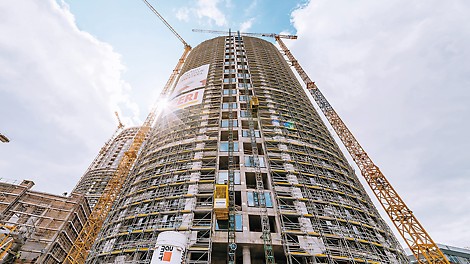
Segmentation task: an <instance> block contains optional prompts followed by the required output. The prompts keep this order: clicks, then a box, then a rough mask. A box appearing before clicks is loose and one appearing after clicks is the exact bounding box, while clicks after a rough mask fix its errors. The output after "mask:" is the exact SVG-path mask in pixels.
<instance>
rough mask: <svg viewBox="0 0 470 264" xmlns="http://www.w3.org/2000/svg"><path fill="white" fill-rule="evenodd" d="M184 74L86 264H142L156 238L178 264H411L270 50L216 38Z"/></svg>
mask: <svg viewBox="0 0 470 264" xmlns="http://www.w3.org/2000/svg"><path fill="white" fill-rule="evenodd" d="M181 73H182V74H181V75H180V77H179V80H178V82H177V84H176V87H175V89H174V91H173V94H172V95H171V98H170V99H171V101H170V102H171V103H169V104H168V106H167V109H164V111H163V112H162V113H161V115H160V116H159V117H158V119H157V122H156V125H155V126H154V127H153V130H152V132H151V133H150V137H149V138H148V140H147V142H146V144H145V145H144V147H143V149H142V150H141V152H140V156H139V158H138V160H137V162H136V164H135V165H134V167H133V170H132V171H131V174H130V175H129V178H128V180H127V181H126V183H125V185H124V188H123V190H122V192H121V194H120V196H119V197H118V199H117V200H116V202H115V203H114V205H113V209H112V210H111V212H110V214H109V215H108V218H107V220H106V222H105V224H104V225H103V227H102V229H101V231H100V234H99V237H98V239H97V240H96V242H95V244H94V246H93V248H92V250H91V252H90V255H89V258H88V261H87V263H150V261H151V258H152V255H153V254H154V252H153V251H154V249H155V241H156V239H157V236H158V235H159V234H161V232H163V231H177V232H179V233H181V234H184V235H185V237H186V243H185V244H186V254H185V255H184V258H185V263H194V264H196V263H198V264H199V263H226V262H229V263H234V262H237V263H244V264H246V263H407V259H406V257H405V255H404V254H403V252H402V249H401V246H400V245H399V243H398V242H397V240H396V238H395V237H394V235H393V234H392V233H391V231H390V230H389V228H388V226H387V225H386V223H385V222H384V221H383V219H382V218H381V217H380V215H379V213H378V211H377V210H376V208H375V207H374V205H373V204H372V202H371V200H370V199H369V197H368V196H367V194H366V192H365V191H364V189H363V187H362V186H361V184H360V182H359V180H358V178H357V176H356V175H355V174H354V171H353V170H352V168H351V167H350V166H349V164H348V163H347V160H346V158H345V157H344V156H343V154H342V153H341V150H340V149H339V147H338V146H337V145H336V143H335V142H334V139H333V137H332V135H331V134H330V133H329V132H328V129H327V127H326V126H325V124H324V123H323V122H322V120H321V118H320V116H319V115H318V113H317V112H316V111H315V109H314V107H313V105H312V103H311V102H310V100H309V99H308V97H307V95H306V93H305V91H304V90H303V88H302V87H301V85H300V84H299V82H298V81H297V79H296V77H295V75H294V74H293V73H292V71H291V70H290V68H289V65H288V64H287V62H286V61H285V59H284V58H283V56H282V54H281V53H280V52H279V51H278V50H277V49H276V47H275V46H273V45H272V44H271V43H269V42H267V41H264V40H261V39H258V38H252V37H237V36H230V37H229V36H227V37H217V38H214V39H211V40H207V41H205V42H203V43H201V44H200V45H198V46H197V47H196V48H194V49H193V51H192V52H191V53H190V55H189V56H188V58H187V59H186V62H185V65H184V67H183V69H182V72H181ZM165 256H167V255H162V256H161V258H165Z"/></svg>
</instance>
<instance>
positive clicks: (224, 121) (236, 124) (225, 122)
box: [221, 119, 238, 127]
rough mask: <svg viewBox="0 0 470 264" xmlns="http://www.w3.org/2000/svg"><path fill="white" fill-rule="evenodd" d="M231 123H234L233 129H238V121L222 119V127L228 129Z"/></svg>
mask: <svg viewBox="0 0 470 264" xmlns="http://www.w3.org/2000/svg"><path fill="white" fill-rule="evenodd" d="M230 121H232V126H233V127H238V120H233V119H222V123H221V127H228V126H229V124H230Z"/></svg>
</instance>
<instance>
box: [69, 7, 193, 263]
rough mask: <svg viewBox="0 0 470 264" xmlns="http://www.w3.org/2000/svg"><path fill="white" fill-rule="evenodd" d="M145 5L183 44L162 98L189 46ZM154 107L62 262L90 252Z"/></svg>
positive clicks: (81, 258)
mask: <svg viewBox="0 0 470 264" xmlns="http://www.w3.org/2000/svg"><path fill="white" fill-rule="evenodd" d="M143 1H144V2H145V4H146V5H147V6H148V7H149V8H150V9H151V10H152V11H153V12H154V13H155V14H156V15H157V16H158V18H160V20H162V21H163V23H164V24H165V25H166V26H167V27H168V28H169V29H170V30H171V32H173V34H174V35H175V36H176V37H177V38H178V39H179V40H180V41H181V42H182V43H183V45H184V51H183V54H182V56H181V58H180V59H179V60H178V63H177V64H176V67H175V68H174V70H173V72H172V73H171V75H170V78H169V79H168V81H167V83H166V85H165V87H164V88H163V90H162V92H161V94H160V97H165V96H166V95H168V94H169V93H171V91H172V87H173V83H174V81H175V80H176V77H177V76H178V74H179V72H180V71H181V68H182V67H183V64H184V62H185V59H186V57H187V55H188V54H189V52H190V51H191V46H190V45H189V44H188V43H186V41H184V40H183V38H182V37H181V36H180V35H179V34H178V33H177V32H176V31H175V30H174V29H173V27H171V25H170V24H169V23H168V22H167V21H166V20H165V19H164V18H163V17H162V16H161V15H160V14H159V13H158V12H157V11H156V10H155V8H153V7H152V6H151V5H150V3H148V2H147V1H146V0H143ZM157 110H158V109H157V107H156V106H154V107H153V108H152V110H151V111H150V113H149V115H148V116H147V118H146V119H145V121H144V123H143V124H142V126H141V127H140V128H139V130H138V131H137V133H136V135H135V136H134V139H133V141H132V143H131V146H130V147H129V150H128V151H126V152H125V153H124V156H123V158H122V159H121V161H120V162H119V165H118V167H117V169H116V172H115V173H114V174H113V176H112V177H111V178H110V180H109V182H108V184H107V185H106V188H105V189H104V191H103V193H102V194H101V196H100V198H99V200H98V202H97V203H96V205H95V207H94V208H93V210H92V212H91V213H90V216H89V217H88V219H87V221H86V223H85V224H84V226H83V228H82V230H81V231H80V233H79V234H78V236H77V238H76V239H75V241H74V243H73V244H72V247H71V249H70V250H69V252H68V254H67V256H66V258H65V260H64V263H67V264H83V263H85V261H86V258H87V257H88V254H89V251H90V249H91V247H92V246H93V243H94V242H95V240H96V238H97V236H98V233H99V231H100V229H101V227H102V225H103V223H104V221H105V219H106V217H107V215H108V213H109V212H110V210H111V207H112V205H113V203H114V201H115V200H116V198H117V196H118V195H119V193H120V191H121V188H122V186H123V185H124V183H125V181H126V179H127V177H128V175H129V173H130V170H131V168H132V166H133V165H134V163H135V161H136V160H137V157H138V153H139V150H140V149H141V147H142V145H143V144H144V141H145V139H146V138H147V136H148V134H149V132H150V129H151V127H152V125H153V123H154V122H155V119H156V117H157V115H158V113H157ZM116 116H117V117H118V120H119V126H118V129H120V128H121V125H122V124H121V122H120V119H119V116H118V115H117V114H116Z"/></svg>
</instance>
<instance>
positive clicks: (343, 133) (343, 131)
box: [193, 29, 450, 264]
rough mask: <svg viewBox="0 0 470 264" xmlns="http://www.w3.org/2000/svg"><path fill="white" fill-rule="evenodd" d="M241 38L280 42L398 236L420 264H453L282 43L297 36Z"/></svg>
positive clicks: (207, 31)
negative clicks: (261, 38)
mask: <svg viewBox="0 0 470 264" xmlns="http://www.w3.org/2000/svg"><path fill="white" fill-rule="evenodd" d="M193 31H194V32H201V33H215V34H227V32H225V31H215V30H202V29H193ZM241 35H245V36H256V37H272V38H274V39H275V40H276V41H277V43H278V44H279V46H280V47H281V49H282V51H283V52H284V54H285V56H286V57H287V59H288V61H289V62H290V63H291V65H292V66H293V67H294V69H295V70H296V71H297V73H298V74H299V76H300V78H301V79H302V81H303V82H304V83H305V85H306V87H307V90H308V91H309V92H310V93H311V94H312V96H313V99H314V100H315V102H316V103H317V105H318V106H319V107H320V109H321V111H322V112H323V114H324V115H325V117H326V118H327V119H328V122H329V123H330V124H331V126H332V127H333V129H334V130H335V132H336V134H337V135H338V137H339V138H340V139H341V141H342V142H343V144H344V146H345V147H346V149H347V150H348V152H349V154H350V155H351V157H352V158H353V160H354V162H355V163H356V164H357V166H358V167H359V169H360V171H361V174H362V176H364V178H365V180H366V182H367V183H368V184H369V187H370V188H371V189H372V191H373V192H374V194H375V196H376V197H377V199H378V200H379V202H380V204H381V205H382V207H383V208H384V209H385V212H387V214H388V216H389V217H390V219H391V220H392V222H393V224H394V225H395V227H396V228H397V230H398V232H399V233H400V235H401V236H402V237H403V239H404V240H405V242H406V244H407V245H408V247H409V248H410V250H411V251H412V252H413V255H414V256H415V257H416V259H417V260H418V263H432V264H438V263H445V264H450V262H449V261H448V260H447V258H446V257H445V256H444V254H443V253H442V251H441V250H440V249H439V248H438V246H437V245H436V243H435V242H434V241H433V240H432V238H431V236H430V235H429V234H428V233H427V232H426V230H425V229H424V227H423V226H422V225H421V223H420V222H419V221H418V219H417V218H416V216H414V214H413V212H412V211H411V210H410V208H409V207H408V206H407V205H406V204H405V202H404V201H403V200H402V199H401V197H400V196H399V195H398V193H397V191H396V190H395V189H394V188H393V187H392V185H391V184H390V182H389V181H388V180H387V178H386V177H385V175H383V173H382V172H381V171H380V169H379V167H377V165H375V163H374V162H373V161H372V159H371V158H370V157H369V155H367V153H366V152H365V150H364V149H363V148H362V146H361V145H360V144H359V142H358V141H357V139H356V138H355V137H354V135H353V134H352V132H351V131H350V130H349V129H348V127H347V126H346V124H344V122H343V121H342V120H341V118H340V117H339V115H338V114H337V113H336V111H335V110H334V109H333V107H332V106H331V104H330V103H329V102H328V100H327V99H326V98H325V96H324V95H323V94H322V93H321V91H320V90H319V89H318V87H317V85H316V84H315V82H313V81H312V80H311V79H310V77H309V76H308V75H307V73H306V72H305V71H304V69H303V68H302V67H301V66H300V64H299V62H298V61H297V60H296V59H295V57H294V55H292V53H291V52H290V50H289V49H288V48H287V46H286V45H285V44H284V42H283V41H282V38H284V39H297V36H294V35H279V34H273V33H241ZM423 259H425V261H423Z"/></svg>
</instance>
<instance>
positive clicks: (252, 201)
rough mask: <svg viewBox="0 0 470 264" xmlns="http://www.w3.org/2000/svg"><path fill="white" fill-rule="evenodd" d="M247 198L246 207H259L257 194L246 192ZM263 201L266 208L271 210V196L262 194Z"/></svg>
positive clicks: (266, 193)
mask: <svg viewBox="0 0 470 264" xmlns="http://www.w3.org/2000/svg"><path fill="white" fill-rule="evenodd" d="M247 196H248V206H253V207H259V199H258V193H257V192H247ZM264 200H265V202H266V207H269V208H272V207H273V201H272V199H271V194H270V193H268V192H265V193H264Z"/></svg>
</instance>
